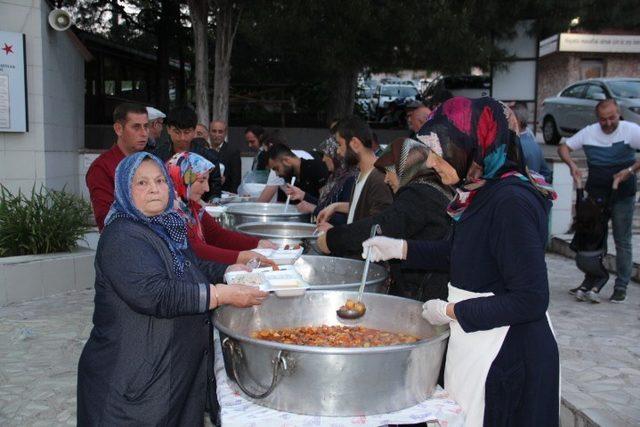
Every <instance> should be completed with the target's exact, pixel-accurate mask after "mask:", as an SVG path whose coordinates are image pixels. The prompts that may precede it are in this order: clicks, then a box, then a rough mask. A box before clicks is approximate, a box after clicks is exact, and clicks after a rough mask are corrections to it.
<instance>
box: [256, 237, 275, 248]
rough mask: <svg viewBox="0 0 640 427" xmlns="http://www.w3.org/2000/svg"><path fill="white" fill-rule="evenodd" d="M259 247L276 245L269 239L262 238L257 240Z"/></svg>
mask: <svg viewBox="0 0 640 427" xmlns="http://www.w3.org/2000/svg"><path fill="white" fill-rule="evenodd" d="M258 248H259V249H278V245H276V244H275V243H273V242H272V241H271V240H267V239H262V240H260V241H259V242H258Z"/></svg>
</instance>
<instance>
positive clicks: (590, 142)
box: [558, 99, 640, 303]
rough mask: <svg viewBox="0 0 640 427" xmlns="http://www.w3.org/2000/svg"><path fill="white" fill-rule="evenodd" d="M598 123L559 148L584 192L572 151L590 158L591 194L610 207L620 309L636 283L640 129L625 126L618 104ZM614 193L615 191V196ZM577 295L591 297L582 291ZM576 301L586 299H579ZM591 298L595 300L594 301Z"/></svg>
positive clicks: (601, 107)
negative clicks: (633, 272) (635, 217)
mask: <svg viewBox="0 0 640 427" xmlns="http://www.w3.org/2000/svg"><path fill="white" fill-rule="evenodd" d="M596 116H597V117H598V123H594V124H592V125H589V126H587V127H585V128H584V129H582V130H580V131H579V132H578V133H576V134H575V135H574V136H572V137H571V138H568V139H567V140H566V141H565V143H564V144H563V145H561V146H560V147H559V148H558V154H559V155H560V158H561V159H562V160H563V161H564V162H565V163H566V164H567V165H569V168H570V169H571V175H572V176H573V180H574V182H575V184H576V186H577V187H578V188H582V173H581V172H580V169H579V168H578V166H577V165H576V163H575V162H574V161H573V160H572V159H571V154H570V152H571V151H574V150H578V149H581V148H582V149H583V150H584V152H585V155H586V157H587V166H588V168H589V176H588V178H587V183H586V186H585V190H586V191H587V193H588V194H589V197H591V198H594V199H600V200H603V201H604V203H605V204H608V205H609V206H610V216H611V222H612V228H613V240H614V242H615V245H616V272H617V278H616V281H615V286H614V291H613V294H612V295H611V297H610V298H609V300H610V301H611V302H615V303H620V302H623V301H624V300H625V299H626V290H627V284H628V283H629V280H630V278H631V268H632V262H633V261H632V253H631V233H632V224H633V211H634V208H635V194H636V176H635V175H636V172H637V171H638V170H639V169H640V161H636V156H635V154H636V150H640V126H638V125H637V124H635V123H631V122H627V121H620V109H619V107H618V104H617V103H616V101H615V100H614V99H606V100H603V101H600V102H599V103H598V105H597V106H596ZM612 188H613V189H614V190H615V191H612ZM572 291H575V292H579V291H580V292H585V290H581V289H579V288H576V289H572ZM598 291H599V289H590V290H586V293H587V297H588V299H590V300H592V301H593V302H598V301H597V297H596V296H594V292H595V293H597V292H598ZM576 296H580V295H579V294H578V293H576ZM589 296H591V297H589Z"/></svg>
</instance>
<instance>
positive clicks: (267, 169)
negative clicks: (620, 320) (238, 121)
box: [78, 97, 640, 426]
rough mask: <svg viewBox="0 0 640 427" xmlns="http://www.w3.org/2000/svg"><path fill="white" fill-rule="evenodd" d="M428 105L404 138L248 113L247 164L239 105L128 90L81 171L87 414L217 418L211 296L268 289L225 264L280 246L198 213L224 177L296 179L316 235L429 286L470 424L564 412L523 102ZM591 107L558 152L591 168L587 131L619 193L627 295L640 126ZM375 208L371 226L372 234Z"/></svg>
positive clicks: (399, 285)
mask: <svg viewBox="0 0 640 427" xmlns="http://www.w3.org/2000/svg"><path fill="white" fill-rule="evenodd" d="M430 107H431V108H430ZM430 107H427V106H425V105H413V104H412V105H410V106H408V108H407V119H408V125H409V130H408V133H407V135H406V137H401V138H398V139H395V140H393V141H391V142H390V143H389V144H387V145H386V147H384V146H380V144H379V142H378V140H377V137H376V135H375V133H374V132H372V130H371V129H370V128H369V126H368V124H367V123H366V122H364V121H363V120H361V119H359V118H356V117H346V118H341V119H337V120H334V121H332V122H331V124H330V127H329V135H328V138H327V139H326V140H325V141H323V142H322V143H321V144H320V145H319V146H318V148H317V150H313V151H312V152H307V151H302V150H294V149H291V147H290V146H289V145H288V144H287V142H286V140H285V139H284V138H283V136H282V133H281V132H279V131H277V130H270V131H267V130H265V129H264V128H262V127H261V126H259V125H253V126H249V127H247V128H246V130H245V132H244V137H245V140H246V144H247V147H248V148H249V150H251V151H253V153H254V159H253V161H252V166H251V170H250V171H249V172H248V173H247V174H245V175H244V177H243V176H242V173H241V161H240V153H239V150H238V149H237V148H234V147H233V146H231V145H230V143H229V141H228V137H227V135H228V126H227V123H225V122H223V121H219V120H215V121H212V122H211V123H209V125H208V126H207V125H205V124H202V123H198V121H197V116H196V114H195V112H194V111H193V109H191V108H189V107H178V108H175V109H173V110H171V111H170V112H169V113H168V114H167V115H165V114H163V113H162V112H160V111H158V110H156V109H154V108H150V107H143V106H140V105H136V104H129V103H125V104H121V105H120V106H118V107H117V108H116V109H115V111H114V114H113V119H114V125H113V127H114V131H115V134H116V137H117V140H116V143H115V144H114V146H113V147H112V148H111V149H110V150H108V151H106V152H105V153H103V154H102V155H100V156H99V157H98V158H97V159H96V160H95V161H94V162H93V164H92V165H91V167H90V169H89V171H88V173H87V177H86V183H87V186H88V188H89V192H90V195H91V203H92V205H93V210H94V215H95V219H96V223H97V225H98V228H99V230H100V231H101V233H102V234H101V237H100V241H99V244H98V249H97V253H96V261H95V267H96V285H95V286H96V296H95V311H94V317H93V323H94V327H93V329H92V332H91V336H90V338H89V341H88V342H87V344H86V346H85V349H84V351H83V353H82V356H81V359H80V363H79V375H78V422H79V424H133V423H143V424H167V425H183V424H185V425H191V424H195V425H199V424H201V423H202V417H203V414H204V411H205V409H206V410H207V411H209V413H210V415H211V417H212V420H213V421H214V422H217V419H216V414H217V412H218V407H217V400H216V398H215V380H214V378H213V365H212V360H213V359H212V358H213V349H212V337H213V334H212V324H211V318H210V315H211V311H212V310H214V309H215V308H216V307H218V306H220V305H224V304H231V305H233V306H236V307H250V306H252V305H256V304H260V303H261V302H262V301H263V300H264V299H265V298H266V297H267V294H265V293H264V292H261V291H259V290H258V289H256V288H253V287H247V286H242V285H225V284H222V283H223V279H222V277H223V275H224V273H225V272H226V271H233V270H247V271H249V270H250V267H248V266H247V264H249V265H251V263H252V262H253V261H258V262H259V263H261V264H266V265H273V264H274V263H273V262H272V261H271V260H269V259H267V258H265V257H264V256H262V255H260V254H259V253H257V252H254V251H253V249H255V248H275V247H276V246H275V245H274V244H273V243H272V242H270V241H268V240H260V239H257V238H254V237H251V236H248V235H244V234H242V233H238V232H235V231H232V230H227V229H224V228H223V227H222V226H221V225H220V224H219V223H218V222H217V221H215V220H214V219H213V218H212V217H211V216H209V215H208V214H206V213H205V209H204V207H205V206H206V204H207V203H209V202H210V201H211V200H213V199H215V198H216V197H220V196H221V194H222V192H223V191H225V192H229V193H237V194H239V195H241V196H243V195H250V196H252V197H254V198H255V199H257V200H259V201H262V202H272V201H283V200H284V199H285V198H287V197H289V198H290V200H292V203H294V204H295V206H296V209H298V210H299V211H300V212H304V213H310V214H312V218H314V220H315V221H316V224H317V230H318V232H319V237H318V245H317V246H318V249H319V250H320V251H321V252H323V253H325V254H332V255H335V256H341V257H352V258H360V257H365V256H366V255H367V254H369V255H370V256H371V258H372V260H373V261H375V262H384V263H385V265H387V266H388V269H389V272H390V280H389V283H388V293H389V294H391V295H396V296H402V297H406V298H411V299H415V300H419V301H421V302H423V303H424V306H423V309H424V310H423V317H424V318H425V319H426V320H427V321H429V322H430V323H432V324H434V325H444V324H448V325H449V327H450V330H451V335H450V338H449V344H448V351H447V354H446V363H445V365H444V366H445V369H444V386H445V388H446V390H447V391H448V392H449V393H450V395H451V396H452V397H453V398H454V399H455V400H456V401H458V403H459V404H460V405H461V406H462V408H463V409H464V411H465V413H466V416H467V425H489V426H493V425H524V426H527V425H532V426H533V425H545V426H553V425H558V423H559V357H558V349H557V344H556V341H555V338H554V335H553V331H552V328H551V323H550V319H549V317H548V315H547V314H546V311H547V307H548V303H549V287H548V279H547V269H546V264H545V246H546V242H547V237H548V214H549V210H550V206H551V202H552V200H553V199H554V198H555V193H554V192H553V190H552V188H551V186H550V184H549V181H550V179H551V174H550V171H549V169H548V167H547V166H546V164H545V163H544V159H542V155H541V152H540V148H539V147H538V146H537V143H536V142H535V139H533V137H532V134H531V132H530V131H529V130H528V129H527V126H526V123H527V118H528V115H527V113H526V107H523V106H521V105H520V106H519V105H514V106H512V108H510V107H508V106H507V105H505V104H503V103H501V102H498V101H495V100H493V99H491V98H479V99H473V100H472V99H468V98H463V97H453V98H450V99H447V100H443V103H442V104H440V105H432V106H430ZM596 113H597V115H598V118H599V123H598V124H594V125H592V126H590V127H589V128H587V129H585V130H583V131H581V132H579V133H578V134H576V135H575V136H574V137H572V138H570V139H569V140H568V141H567V143H566V145H563V146H561V147H560V155H561V158H562V159H563V160H564V161H566V162H567V163H568V164H569V166H570V167H571V170H572V174H573V176H574V179H575V180H576V183H577V184H580V185H579V186H581V179H582V177H581V175H580V172H579V170H578V168H577V166H576V165H575V163H574V162H573V161H572V160H571V157H570V155H569V152H570V150H575V149H578V148H584V149H585V152H586V154H587V160H588V164H589V180H588V181H587V191H588V192H589V194H593V196H594V197H598V198H600V199H602V200H604V201H601V203H608V204H610V206H611V215H610V216H611V217H612V218H613V225H614V228H613V232H614V238H615V240H616V246H617V248H618V254H619V256H618V259H619V261H618V279H616V284H615V291H614V294H613V295H612V297H611V300H612V301H614V302H621V301H624V299H625V290H626V284H627V282H628V280H629V276H630V268H628V267H629V266H628V265H627V264H630V260H631V248H630V243H629V241H628V240H629V239H628V238H630V233H631V231H630V224H631V222H630V221H631V217H632V213H633V205H634V203H635V179H629V178H631V177H633V176H634V175H635V172H636V171H637V170H638V169H640V163H639V162H636V161H635V155H634V154H635V152H634V149H638V148H640V127H639V126H637V125H632V124H628V123H627V122H619V110H618V109H617V105H615V101H602V102H601V103H600V104H598V107H597V109H596ZM616 114H617V119H616ZM532 144H533V145H532ZM620 144H621V145H620ZM294 177H295V184H294V185H292V184H291V183H292V178H294ZM612 184H613V185H612ZM612 187H613V188H615V190H613V193H612V190H611V188H612ZM608 218H609V217H606V216H605V217H604V220H605V223H606V221H608ZM373 225H378V226H379V234H380V235H379V236H376V237H370V230H371V228H372V226H373ZM605 229H606V227H605ZM627 237H628V238H627ZM597 253H598V254H601V252H597ZM132 260H135V262H132ZM596 264H597V263H596ZM578 266H579V267H580V268H581V269H582V268H583V266H581V264H580V263H579V264H578ZM585 272H586V274H587V277H586V278H585V282H584V283H583V284H581V285H580V286H579V287H578V288H575V289H572V292H573V293H576V295H577V296H580V297H581V298H583V299H584V298H585V295H586V294H587V293H589V292H592V293H598V292H599V291H600V289H601V288H602V286H603V285H604V283H601V281H600V282H598V283H597V284H596V285H594V283H595V282H594V281H593V277H592V276H589V274H591V273H589V272H588V271H585ZM607 278H608V275H607ZM588 279H589V280H588ZM590 280H591V281H590ZM605 282H606V280H605Z"/></svg>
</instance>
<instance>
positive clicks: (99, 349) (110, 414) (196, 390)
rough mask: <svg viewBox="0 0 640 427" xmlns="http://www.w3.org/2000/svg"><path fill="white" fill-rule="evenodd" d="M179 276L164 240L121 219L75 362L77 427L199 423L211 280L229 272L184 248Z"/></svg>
mask: <svg viewBox="0 0 640 427" xmlns="http://www.w3.org/2000/svg"><path fill="white" fill-rule="evenodd" d="M185 252H186V257H187V263H186V264H187V265H186V266H185V272H184V275H183V277H182V278H178V277H176V275H175V273H174V272H173V267H172V265H173V264H172V258H171V253H170V252H169V249H168V247H167V245H166V244H165V242H164V241H163V240H162V239H161V238H160V237H158V236H157V235H156V234H155V233H154V232H153V231H151V229H149V228H148V227H146V226H144V225H142V224H139V223H136V222H134V221H130V220H128V219H117V220H115V221H114V222H113V223H111V224H109V226H107V227H106V228H105V229H104V232H103V233H102V235H101V236H100V241H99V242H98V250H97V252H96V259H95V269H96V281H95V288H96V295H95V310H94V314H93V329H92V330H91V335H90V337H89V340H88V341H87V343H86V345H85V347H84V350H83V351H82V355H81V356H80V362H79V365H78V425H136V426H137V425H164V426H171V425H201V424H202V423H203V417H204V409H205V399H206V398H207V396H209V397H211V399H212V402H211V403H212V404H215V405H216V407H215V409H217V404H216V402H215V394H214V393H207V387H208V384H209V385H211V386H212V387H213V388H214V389H215V382H214V381H213V380H214V378H213V369H212V368H213V351H212V347H211V340H212V334H211V332H212V328H211V322H210V320H209V311H208V308H209V286H208V284H209V283H220V282H221V281H222V276H223V274H224V271H225V269H226V265H221V264H215V263H211V262H205V261H199V260H198V259H197V258H196V257H195V256H194V255H193V254H192V253H191V251H189V250H187V251H185Z"/></svg>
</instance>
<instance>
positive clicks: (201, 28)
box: [189, 0, 209, 126]
mask: <svg viewBox="0 0 640 427" xmlns="http://www.w3.org/2000/svg"><path fill="white" fill-rule="evenodd" d="M189 11H190V15H191V25H192V26H193V41H194V56H195V78H196V87H195V94H194V95H195V100H196V113H197V114H198V122H199V123H204V124H206V125H207V126H208V125H209V38H208V37H207V36H208V34H207V30H208V16H209V2H208V1H206V0H189Z"/></svg>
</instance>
